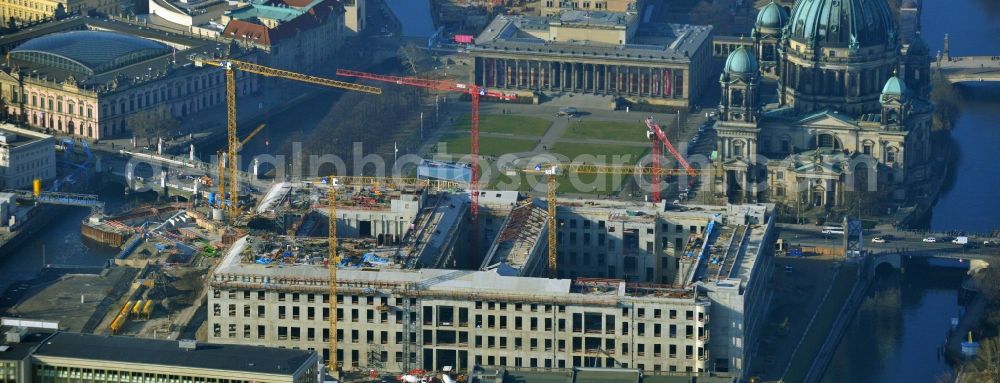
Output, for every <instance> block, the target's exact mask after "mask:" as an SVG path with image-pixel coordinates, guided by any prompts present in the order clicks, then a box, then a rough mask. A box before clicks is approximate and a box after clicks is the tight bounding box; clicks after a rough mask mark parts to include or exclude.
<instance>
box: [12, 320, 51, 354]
mask: <svg viewBox="0 0 1000 383" xmlns="http://www.w3.org/2000/svg"><path fill="white" fill-rule="evenodd" d="M10 329H11V328H10V327H4V328H0V330H2V331H0V332H2V333H0V336H5V335H6V332H7V331H8V330H10ZM51 335H52V333H51V332H29V333H27V334H25V335H24V337H23V338H22V339H21V341H20V342H7V341H6V339H5V338H0V341H2V342H0V360H24V358H26V357H27V356H28V355H31V350H33V349H34V348H35V347H37V346H38V345H39V344H41V343H42V342H43V341H45V338H48V337H49V336H51Z"/></svg>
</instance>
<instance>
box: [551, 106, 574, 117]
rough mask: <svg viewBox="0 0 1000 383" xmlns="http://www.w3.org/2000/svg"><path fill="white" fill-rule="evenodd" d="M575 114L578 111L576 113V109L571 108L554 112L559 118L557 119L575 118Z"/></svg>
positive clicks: (563, 108)
mask: <svg viewBox="0 0 1000 383" xmlns="http://www.w3.org/2000/svg"><path fill="white" fill-rule="evenodd" d="M577 113H579V111H577V110H576V108H574V107H572V106H566V107H562V108H559V111H558V112H556V116H559V117H572V116H575V115H576V114H577Z"/></svg>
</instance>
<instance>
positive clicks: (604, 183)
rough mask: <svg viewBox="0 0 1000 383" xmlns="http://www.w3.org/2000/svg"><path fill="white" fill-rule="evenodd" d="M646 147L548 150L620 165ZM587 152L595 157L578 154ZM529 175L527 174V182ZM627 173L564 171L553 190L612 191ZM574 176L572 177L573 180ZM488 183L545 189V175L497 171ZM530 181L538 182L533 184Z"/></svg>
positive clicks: (578, 146)
mask: <svg viewBox="0 0 1000 383" xmlns="http://www.w3.org/2000/svg"><path fill="white" fill-rule="evenodd" d="M647 151H648V148H645V147H641V146H628V145H613V144H609V145H600V144H574V143H557V144H556V145H555V146H554V147H552V148H550V152H552V153H556V154H562V155H565V156H567V157H569V159H570V160H573V159H577V160H579V161H582V162H589V163H604V164H620V165H631V164H635V162H636V161H637V160H638V159H639V158H640V157H642V156H643V155H645V154H646V152H647ZM588 154H589V155H592V156H595V157H580V156H582V155H588ZM616 155H620V156H623V157H621V160H620V161H617V162H616V161H615V158H614V156H616ZM601 156H604V157H601ZM528 177H530V182H529V178H528ZM629 177H630V176H624V175H617V176H616V175H599V174H575V175H573V177H572V179H571V177H570V175H563V176H560V177H558V179H557V182H558V183H559V187H558V188H557V189H556V190H557V191H558V192H559V193H573V194H602V195H606V194H612V193H614V192H617V191H619V190H620V189H621V187H622V184H623V183H624V182H626V181H627V180H628V179H629ZM573 180H575V182H574V181H573ZM574 183H575V184H574ZM487 185H488V187H489V188H497V189H502V190H515V189H516V190H521V191H528V190H536V191H539V192H542V191H545V190H547V185H546V178H545V176H542V175H531V176H525V175H523V174H518V175H516V176H509V175H506V174H496V175H494V176H493V177H491V178H490V180H489V182H488V183H487ZM533 185H541V186H539V187H537V188H532V186H533Z"/></svg>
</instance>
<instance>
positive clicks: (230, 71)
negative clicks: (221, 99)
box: [195, 58, 382, 375]
mask: <svg viewBox="0 0 1000 383" xmlns="http://www.w3.org/2000/svg"><path fill="white" fill-rule="evenodd" d="M206 64H207V65H212V66H217V67H220V68H222V69H223V70H224V71H225V72H226V117H227V121H226V133H227V135H228V144H229V147H228V156H227V157H228V158H227V159H228V161H227V164H226V166H228V173H229V193H230V194H231V196H230V200H231V201H230V208H229V210H230V212H231V214H232V216H233V217H236V216H237V215H238V213H239V180H238V179H237V175H238V174H237V171H238V169H239V165H238V164H237V163H236V152H237V151H239V147H240V146H242V144H244V143H245V141H244V142H242V143H241V142H240V140H239V138H238V137H237V134H236V133H237V132H236V127H237V120H236V71H237V70H241V71H243V72H247V73H253V74H258V75H261V76H268V77H278V78H284V79H288V80H295V81H299V82H305V83H310V84H316V85H323V86H328V87H332V88H340V89H346V90H351V91H355V92H364V93H370V94H382V89H380V88H377V87H373V86H367V85H360V84H353V83H349V82H344V81H337V80H331V79H327V78H322V77H315V76H310V75H305V74H301V73H295V72H292V71H287V70H282V69H276V68H270V67H267V66H264V65H260V64H256V63H251V62H246V61H239V60H231V59H214V58H195V65H196V66H203V65H206ZM261 128H262V126H261V127H258V128H257V129H256V130H254V131H253V132H251V133H250V136H251V137H252V136H253V135H255V134H256V133H257V132H258V131H260V129H261ZM247 139H249V137H248V138H247ZM219 158H220V160H219V161H220V164H221V162H222V160H221V158H222V156H221V151H220V156H219ZM221 166H222V165H220V167H221ZM225 173H226V172H224V171H221V169H220V172H219V194H220V198H225V194H223V192H224V191H225V189H224V186H223V183H224V182H223V181H224V180H223V177H224V174H225ZM336 181H337V180H336V179H335V178H331V179H330V182H331V184H330V190H329V191H328V192H327V193H328V196H329V198H330V201H329V213H330V224H329V230H330V233H329V244H328V246H329V247H330V249H329V254H328V258H329V259H328V261H327V262H328V266H327V269H328V270H329V278H330V279H329V282H328V288H329V292H328V293H329V300H328V301H329V308H330V316H329V318H330V323H329V330H330V338H329V339H330V358H329V361H328V363H329V366H328V368H329V372H330V374H331V375H333V374H336V373H337V371H338V369H337V219H336V216H337V207H336V204H337V196H336V193H337V191H336Z"/></svg>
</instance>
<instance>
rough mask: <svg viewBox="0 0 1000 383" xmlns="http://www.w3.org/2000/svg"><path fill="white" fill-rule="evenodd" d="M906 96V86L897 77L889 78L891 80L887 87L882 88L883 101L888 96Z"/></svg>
mask: <svg viewBox="0 0 1000 383" xmlns="http://www.w3.org/2000/svg"><path fill="white" fill-rule="evenodd" d="M905 94H906V84H904V83H903V81H902V80H900V79H899V77H896V76H895V75H893V76H892V77H889V80H888V81H886V82H885V86H884V87H882V100H885V98H886V96H897V97H902V96H903V95H905Z"/></svg>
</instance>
